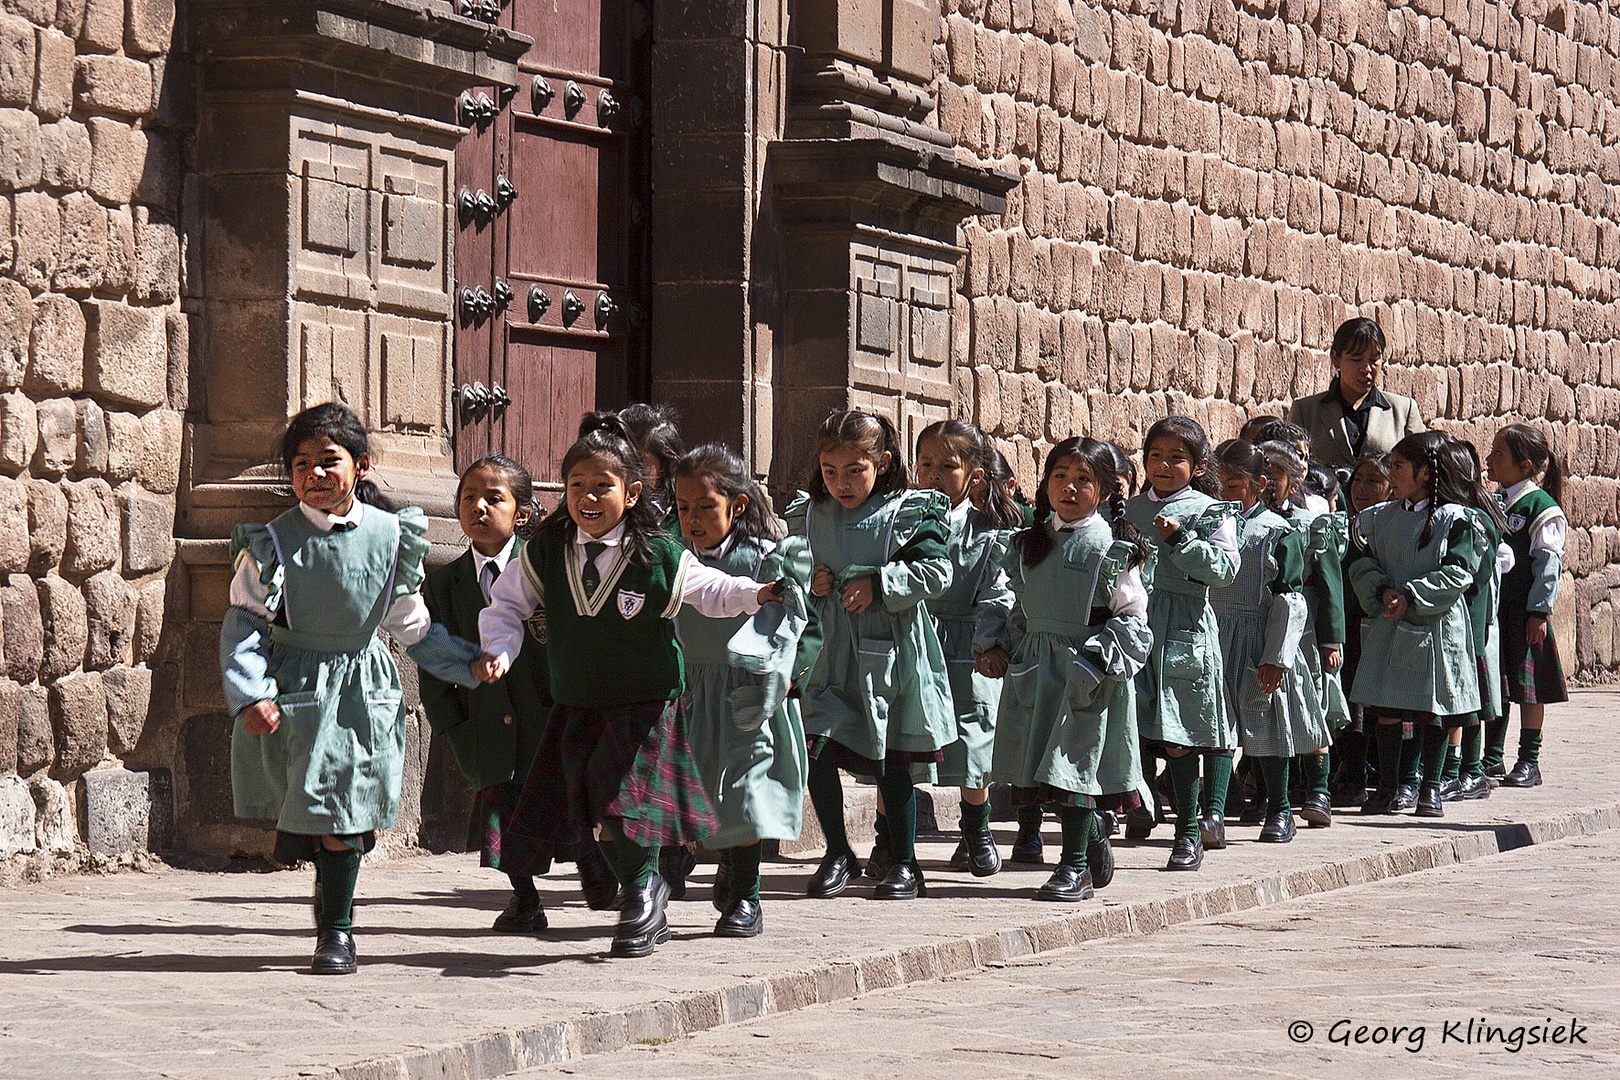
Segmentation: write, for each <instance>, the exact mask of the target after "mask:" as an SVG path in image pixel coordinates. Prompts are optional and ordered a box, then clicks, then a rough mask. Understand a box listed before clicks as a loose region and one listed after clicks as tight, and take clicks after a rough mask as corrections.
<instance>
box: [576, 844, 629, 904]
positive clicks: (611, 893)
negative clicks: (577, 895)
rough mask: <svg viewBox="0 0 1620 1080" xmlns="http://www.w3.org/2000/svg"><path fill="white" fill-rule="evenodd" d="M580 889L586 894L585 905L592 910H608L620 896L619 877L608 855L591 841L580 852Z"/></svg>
mask: <svg viewBox="0 0 1620 1080" xmlns="http://www.w3.org/2000/svg"><path fill="white" fill-rule="evenodd" d="M576 866H577V867H578V869H579V891H580V892H582V893H584V894H585V905H586V906H587V907H589V908H590V909H591V910H592V911H606V910H607V909H608V908H611V907H612V906H613V903H614V901H615V900H617V899H618V897H619V879H618V878H616V877H614V876H613V868H612V867H611V866H609V865H608V861H607V856H605V855H603V854H602V849H601V848H599V847H597V846H596V843H595V841H591V842H590V844H589V846H586V847H584V848H583V849H582V850H581V851H580V853H579V862H578V863H577V864H576Z"/></svg>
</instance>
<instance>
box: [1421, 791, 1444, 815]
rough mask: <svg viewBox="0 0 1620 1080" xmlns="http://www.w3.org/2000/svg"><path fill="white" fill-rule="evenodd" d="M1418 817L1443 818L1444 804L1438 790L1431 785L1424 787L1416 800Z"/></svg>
mask: <svg viewBox="0 0 1620 1080" xmlns="http://www.w3.org/2000/svg"><path fill="white" fill-rule="evenodd" d="M1417 816H1418V817H1445V816H1446V804H1445V800H1444V799H1443V798H1442V797H1441V795H1440V789H1439V788H1438V787H1435V786H1433V785H1425V786H1424V788H1423V792H1422V794H1420V795H1419V796H1418V799H1417Z"/></svg>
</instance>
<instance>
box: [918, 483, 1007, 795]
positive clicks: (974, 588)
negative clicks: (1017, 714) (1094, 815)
mask: <svg viewBox="0 0 1620 1080" xmlns="http://www.w3.org/2000/svg"><path fill="white" fill-rule="evenodd" d="M964 509H965V510H966V513H963V512H962V511H963V510H964ZM1008 536H1009V533H1008V532H1007V531H1006V530H1003V529H993V528H991V527H990V526H989V524H988V523H987V522H986V521H985V519H984V516H983V515H982V514H980V513H979V511H978V510H977V509H975V508H974V507H973V506H972V505H971V504H969V503H967V502H964V503H963V504H962V506H961V507H958V508H957V510H956V511H954V512H953V513H952V514H951V542H950V556H951V584H950V587H949V588H947V589H946V590H945V592H944V593H943V594H942V595H941V596H940V597H939V598H938V599H935V600H930V601H928V613H929V614H930V615H932V616H933V617H934V629H935V631H936V633H938V635H939V647H940V649H941V650H942V651H943V652H944V653H945V665H946V666H945V671H946V674H948V675H949V676H950V681H951V701H952V702H953V703H954V704H955V708H956V740H955V741H954V742H952V743H950V744H949V745H948V746H946V747H945V750H944V753H945V759H944V760H943V761H941V762H940V765H939V779H938V782H939V783H941V784H949V785H952V786H955V787H965V788H982V787H984V786H985V785H986V784H988V783H989V782H990V781H989V779H988V774H989V772H990V758H991V753H992V751H993V749H994V747H995V741H996V709H997V706H998V704H999V702H1000V700H1001V680H1000V679H992V678H990V677H988V676H985V675H981V674H979V673H978V672H977V671H975V670H973V665H974V663H975V662H976V661H977V660H978V658H979V654H980V653H982V652H984V651H985V650H986V649H989V648H991V647H992V646H994V645H998V644H1000V645H1002V646H1003V647H1004V648H1007V651H1008V652H1009V653H1011V652H1012V649H1011V648H1008V647H1007V642H1006V627H1007V615H1008V614H1009V613H1010V612H1011V611H1012V604H1013V594H1012V591H1011V590H1010V589H1009V588H1008V587H1007V579H1006V576H1005V574H1004V573H1003V571H1002V568H1001V564H1002V561H1003V560H1004V559H1005V558H1006V554H1007V539H1008Z"/></svg>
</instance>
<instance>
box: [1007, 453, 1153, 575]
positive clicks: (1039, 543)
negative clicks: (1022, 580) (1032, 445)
mask: <svg viewBox="0 0 1620 1080" xmlns="http://www.w3.org/2000/svg"><path fill="white" fill-rule="evenodd" d="M1069 458H1073V459H1075V460H1077V461H1079V462H1080V464H1081V465H1084V466H1085V468H1086V470H1087V471H1088V472H1090V473H1091V475H1092V477H1093V479H1095V480H1096V481H1097V487H1098V490H1099V491H1100V492H1101V493H1102V502H1101V506H1103V507H1106V508H1107V509H1106V515H1107V518H1108V522H1109V524H1110V525H1112V526H1113V529H1114V538H1115V539H1116V540H1123V541H1125V542H1126V543H1127V544H1130V545H1131V546H1132V547H1134V548H1135V550H1134V551H1133V552H1132V553H1131V560H1130V565H1131V566H1132V567H1137V566H1141V565H1142V564H1143V563H1144V562H1146V561H1147V558H1148V555H1149V554H1150V553H1151V552H1152V550H1153V549H1152V548H1151V547H1150V546H1149V545H1148V540H1147V537H1145V536H1143V535H1142V533H1141V530H1139V529H1138V528H1137V527H1136V526H1135V525H1133V524H1131V522H1130V519H1128V518H1127V517H1126V516H1125V493H1124V492H1123V491H1121V490H1120V487H1119V474H1118V473H1117V472H1115V471H1114V451H1113V449H1112V448H1111V447H1110V446H1109V444H1108V443H1105V442H1103V441H1102V440H1100V439H1089V438H1079V437H1075V438H1069V439H1064V440H1063V441H1062V442H1060V443H1058V444H1057V445H1056V446H1054V447H1052V449H1051V450H1050V451H1049V452H1048V453H1047V455H1046V464H1045V466H1044V467H1043V469H1042V470H1041V486H1040V490H1038V491H1037V492H1036V493H1035V521H1034V523H1033V524H1031V525H1030V527H1029V528H1027V529H1024V530H1022V531H1021V532H1020V533H1019V534H1018V535H1017V537H1016V538H1014V540H1013V542H1014V543H1015V544H1017V545H1018V555H1019V558H1021V559H1022V560H1023V563H1024V565H1025V566H1026V567H1030V566H1039V565H1040V563H1041V561H1042V560H1043V559H1045V558H1046V557H1047V556H1048V555H1050V554H1051V553H1052V549H1053V548H1054V547H1055V546H1056V545H1055V544H1054V543H1053V540H1052V533H1051V531H1050V530H1048V529H1047V527H1046V523H1047V521H1049V520H1050V519H1051V517H1052V513H1053V511H1052V497H1051V495H1049V494H1048V493H1047V487H1048V482H1049V481H1050V480H1051V479H1052V474H1053V473H1054V472H1056V471H1057V467H1058V466H1059V465H1061V464H1062V463H1063V462H1064V461H1065V460H1067V459H1069Z"/></svg>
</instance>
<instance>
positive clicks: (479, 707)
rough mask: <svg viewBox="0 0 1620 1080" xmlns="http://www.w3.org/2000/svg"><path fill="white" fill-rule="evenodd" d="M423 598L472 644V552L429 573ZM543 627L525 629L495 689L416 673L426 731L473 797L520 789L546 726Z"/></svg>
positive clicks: (475, 591)
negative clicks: (439, 740)
mask: <svg viewBox="0 0 1620 1080" xmlns="http://www.w3.org/2000/svg"><path fill="white" fill-rule="evenodd" d="M522 547H523V542H522V541H521V540H520V541H518V545H517V548H516V549H515V550H514V553H513V558H512V561H511V562H509V563H507V568H506V570H505V571H504V572H505V573H511V574H518V573H522V571H521V570H519V569H518V564H517V554H516V553H517V551H521V550H522ZM422 595H423V597H424V598H425V599H426V601H427V606H428V611H429V612H430V613H431V614H432V616H433V620H434V621H435V622H442V623H444V625H445V627H446V628H447V629H448V630H449V631H450V632H451V633H452V634H455V635H457V636H458V637H463V638H466V639H467V640H468V641H477V640H478V613H479V612H481V611H483V610H484V591H483V590H482V589H480V588H479V587H478V574H477V571H476V570H475V569H474V563H473V553H472V550H471V549H470V548H469V549H468V550H467V551H465V552H463V553H462V555H461V558H459V559H457V560H455V561H454V562H452V563H451V564H450V565H448V566H441V567H440V568H439V569H437V570H434V571H433V572H432V573H430V574H428V576H427V580H426V581H425V582H424V583H423V585H422ZM541 626H543V624H542V623H540V622H538V621H531V622H530V624H529V630H528V633H527V635H526V636H525V637H524V640H523V648H522V649H521V650H520V651H519V652H518V655H517V659H515V660H513V661H512V669H511V670H510V671H508V672H507V673H506V676H505V677H504V678H502V679H501V680H500V681H499V682H496V683H486V684H483V685H480V686H476V687H473V688H472V689H470V690H469V689H466V688H464V687H460V686H455V685H452V684H451V683H447V682H442V681H440V680H439V679H436V678H434V677H433V676H432V675H429V674H428V673H427V672H425V671H423V672H422V673H421V694H422V707H423V708H424V709H425V710H426V712H427V719H428V724H429V726H431V727H432V728H433V731H434V733H435V734H438V735H443V736H444V737H445V738H446V739H448V740H449V742H450V749H451V750H452V751H453V752H454V753H455V755H456V764H457V765H460V766H461V771H462V772H463V773H464V774H466V777H467V781H468V783H470V784H472V786H473V787H474V788H477V789H479V790H482V789H484V788H487V787H493V786H494V785H496V784H504V783H508V782H517V783H522V782H523V780H524V779H526V778H527V777H528V775H529V766H530V764H532V763H533V761H534V751H535V748H536V747H537V746H539V744H540V737H541V735H543V734H544V733H545V729H546V722H547V721H548V720H550V719H551V686H550V676H549V674H548V672H547V669H546V645H545V641H544V630H543V629H539V628H540V627H541ZM419 670H420V669H419Z"/></svg>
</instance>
